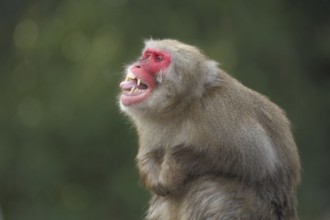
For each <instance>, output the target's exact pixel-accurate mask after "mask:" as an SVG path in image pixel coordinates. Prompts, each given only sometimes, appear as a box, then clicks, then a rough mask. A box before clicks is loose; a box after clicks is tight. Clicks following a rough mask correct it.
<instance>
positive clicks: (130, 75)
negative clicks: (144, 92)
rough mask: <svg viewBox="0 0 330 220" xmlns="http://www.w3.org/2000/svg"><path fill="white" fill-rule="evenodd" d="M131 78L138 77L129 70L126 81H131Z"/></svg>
mask: <svg viewBox="0 0 330 220" xmlns="http://www.w3.org/2000/svg"><path fill="white" fill-rule="evenodd" d="M131 79H136V76H135V75H134V74H133V73H131V72H128V73H127V75H126V78H125V81H129V80H131Z"/></svg>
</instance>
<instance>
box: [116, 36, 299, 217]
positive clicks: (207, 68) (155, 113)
mask: <svg viewBox="0 0 330 220" xmlns="http://www.w3.org/2000/svg"><path fill="white" fill-rule="evenodd" d="M120 88H121V90H122V93H121V95H120V97H119V102H120V107H121V110H122V111H123V112H124V113H126V114H127V115H128V116H129V118H130V119H131V120H132V122H133V123H134V125H135V127H136V130H137V133H138V138H139V149H138V154H137V157H136V160H137V167H138V171H139V175H140V177H141V182H142V183H143V185H144V186H145V187H146V189H148V190H149V191H150V192H151V193H152V198H151V200H150V205H149V209H148V211H147V214H146V219H148V220H156V219H157V220H213V219H214V220H219V219H223V220H225V219H226V220H229V219H244V220H260V219H262V220H269V219H270V220H289V219H290V220H293V219H298V217H297V213H296V195H295V194H296V187H297V184H298V182H299V179H300V161H299V155H298V152H297V148H296V145H295V142H294V139H293V137H292V133H291V129H290V123H289V121H288V119H287V118H286V116H285V114H284V112H283V111H282V110H281V109H280V108H279V107H278V106H276V105H275V104H273V103H272V102H271V101H269V99H268V98H266V97H265V96H263V95H260V94H259V93H257V92H255V91H253V90H251V89H249V88H247V87H245V86H244V85H242V84H241V83H240V82H238V81H237V80H235V79H234V78H232V77H231V76H230V75H228V74H227V73H225V72H224V71H223V70H221V69H219V67H218V64H217V62H215V61H213V60H210V59H208V58H207V57H206V56H205V55H203V54H202V53H201V52H200V50H198V49H197V48H195V47H193V46H190V45H187V44H184V43H181V42H179V41H176V40H149V41H146V42H145V48H144V50H143V53H142V56H141V58H140V59H139V60H138V61H136V62H135V63H134V64H132V65H130V66H128V67H127V68H126V73H125V79H124V80H123V82H121V83H120Z"/></svg>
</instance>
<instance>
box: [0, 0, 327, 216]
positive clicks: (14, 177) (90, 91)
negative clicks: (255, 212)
mask: <svg viewBox="0 0 330 220" xmlns="http://www.w3.org/2000/svg"><path fill="white" fill-rule="evenodd" d="M149 37H153V38H167V37H169V38H176V39H179V40H182V41H184V42H187V43H190V44H194V45H198V46H199V47H200V48H202V49H203V50H204V52H205V53H206V54H208V55H209V56H210V57H212V58H213V59H215V60H218V61H220V62H221V64H222V68H223V69H225V70H226V71H228V72H230V73H231V74H232V75H233V76H234V77H236V78H238V79H239V80H240V81H242V82H243V83H244V84H245V85H247V86H249V87H251V88H253V89H255V90H257V91H259V92H261V93H263V94H266V95H267V96H269V97H270V98H271V99H272V100H273V101H274V102H276V103H277V104H279V105H280V106H282V107H283V108H284V109H285V110H286V111H287V113H288V116H289V118H290V119H291V121H292V124H293V131H294V134H295V137H296V141H297V144H298V146H299V149H300V153H301V157H302V163H303V181H302V184H301V187H300V189H299V198H298V199H299V213H300V217H301V219H302V220H308V219H313V220H315V219H321V220H325V219H330V172H329V166H330V161H329V159H328V158H329V155H330V146H329V145H330V138H329V135H330V116H329V112H330V1H326V0H318V1H312V0H267V1H264V0H251V1H243V0H230V1H229V0H222V1H196V0H189V1H188V0H182V1H177V0H170V1H157V0H156V1H151V0H141V1H133V0H80V1H74V0H67V1H64V0H57V1H55V0H43V1H38V0H30V1H23V0H11V1H5V0H1V1H0V101H1V102H0V104H1V106H0V206H1V210H2V211H1V212H0V219H1V220H3V219H5V220H21V219H22V220H23V219H24V220H39V219H40V220H41V219H48V220H58V219H61V220H66V219H68V220H76V219H77V220H78V219H79V220H85V219H86V220H87V219H95V220H98V219H99V220H105V219H115V220H121V219H123V220H130V219H132V220H133V219H142V217H143V213H144V210H145V207H146V204H147V200H148V193H147V192H145V191H144V189H143V188H142V187H141V186H139V185H138V178H137V173H136V170H135V165H134V157H135V153H136V137H135V133H134V130H133V129H132V128H131V126H130V125H129V123H127V120H125V118H124V117H123V116H122V115H120V113H119V111H118V107H117V104H116V102H117V100H116V99H117V97H116V96H117V94H118V92H119V89H118V82H119V81H120V78H121V74H122V73H121V72H122V70H123V65H124V64H126V63H129V62H131V61H132V60H134V59H135V58H136V57H137V56H138V55H139V53H140V50H141V48H142V46H143V40H144V39H146V38H149Z"/></svg>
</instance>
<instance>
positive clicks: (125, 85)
mask: <svg viewBox="0 0 330 220" xmlns="http://www.w3.org/2000/svg"><path fill="white" fill-rule="evenodd" d="M136 86H137V84H136V82H135V81H134V80H130V81H123V82H121V83H120V85H119V87H120V88H121V89H125V90H127V89H131V88H133V87H136Z"/></svg>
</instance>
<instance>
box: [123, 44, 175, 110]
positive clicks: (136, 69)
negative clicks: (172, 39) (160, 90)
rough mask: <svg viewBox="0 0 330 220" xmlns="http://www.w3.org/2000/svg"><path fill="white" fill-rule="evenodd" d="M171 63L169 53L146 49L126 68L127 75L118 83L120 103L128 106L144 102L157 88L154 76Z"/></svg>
mask: <svg viewBox="0 0 330 220" xmlns="http://www.w3.org/2000/svg"><path fill="white" fill-rule="evenodd" d="M170 63H171V56H170V54H169V53H167V52H164V51H160V50H156V49H147V50H145V51H144V53H143V54H142V57H141V58H140V59H139V60H138V61H137V62H136V63H135V64H133V65H132V66H130V67H129V68H128V73H127V75H126V78H125V80H124V81H123V82H121V83H120V88H121V90H122V95H121V97H120V101H121V102H122V104H123V105H125V106H129V105H133V104H137V103H139V102H141V101H143V100H145V99H146V98H147V97H148V96H149V95H150V94H151V92H152V91H153V89H154V88H155V87H156V86H157V84H156V80H155V79H156V74H157V73H159V72H160V71H161V70H165V69H167V68H168V66H169V65H170Z"/></svg>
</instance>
